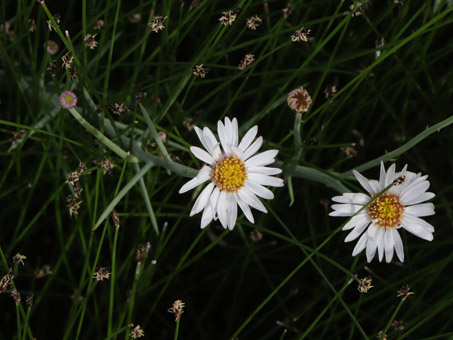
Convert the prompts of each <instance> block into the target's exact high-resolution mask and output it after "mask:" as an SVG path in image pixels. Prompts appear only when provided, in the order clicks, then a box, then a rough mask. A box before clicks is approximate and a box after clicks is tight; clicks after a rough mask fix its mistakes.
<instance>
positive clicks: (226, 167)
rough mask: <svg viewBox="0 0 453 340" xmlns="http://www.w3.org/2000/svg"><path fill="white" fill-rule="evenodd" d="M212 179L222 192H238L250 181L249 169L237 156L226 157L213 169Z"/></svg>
mask: <svg viewBox="0 0 453 340" xmlns="http://www.w3.org/2000/svg"><path fill="white" fill-rule="evenodd" d="M211 177H212V181H213V182H214V183H215V184H216V185H217V186H218V187H219V189H220V190H221V191H227V192H236V191H238V190H239V189H240V188H242V187H243V186H244V184H245V181H246V180H247V179H248V177H247V168H246V167H245V163H244V162H243V161H242V160H240V159H239V158H238V157H237V156H231V157H225V158H224V159H223V160H221V161H220V162H218V163H217V164H216V166H215V167H214V169H212V173H211Z"/></svg>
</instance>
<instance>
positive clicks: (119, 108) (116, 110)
mask: <svg viewBox="0 0 453 340" xmlns="http://www.w3.org/2000/svg"><path fill="white" fill-rule="evenodd" d="M109 110H110V112H111V113H113V114H115V115H118V116H121V115H123V114H125V113H128V112H130V110H129V108H128V107H127V106H126V105H124V103H121V104H120V103H113V104H111V105H110V106H109Z"/></svg>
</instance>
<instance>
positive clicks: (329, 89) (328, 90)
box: [324, 85, 337, 99]
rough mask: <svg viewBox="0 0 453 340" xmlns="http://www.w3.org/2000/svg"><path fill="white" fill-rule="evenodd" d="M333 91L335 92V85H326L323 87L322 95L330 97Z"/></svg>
mask: <svg viewBox="0 0 453 340" xmlns="http://www.w3.org/2000/svg"><path fill="white" fill-rule="evenodd" d="M335 93H337V87H336V86H335V85H328V86H326V88H325V89H324V95H325V96H326V99H329V98H330V97H332V96H333V95H334V94H335Z"/></svg>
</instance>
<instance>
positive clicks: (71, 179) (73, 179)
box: [66, 171, 80, 185]
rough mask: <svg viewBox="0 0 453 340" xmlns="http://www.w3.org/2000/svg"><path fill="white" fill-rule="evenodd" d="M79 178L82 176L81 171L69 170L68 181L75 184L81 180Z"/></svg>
mask: <svg viewBox="0 0 453 340" xmlns="http://www.w3.org/2000/svg"><path fill="white" fill-rule="evenodd" d="M79 178H80V173H79V172H78V171H73V172H69V173H68V174H67V175H66V183H69V184H72V185H74V184H75V183H76V182H78V181H79Z"/></svg>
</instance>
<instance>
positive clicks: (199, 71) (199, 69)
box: [192, 64, 209, 78]
mask: <svg viewBox="0 0 453 340" xmlns="http://www.w3.org/2000/svg"><path fill="white" fill-rule="evenodd" d="M208 72H209V70H208V69H207V68H204V67H203V64H200V65H196V66H195V67H194V68H193V69H192V73H193V74H195V75H196V76H197V77H200V78H204V77H206V75H207V74H208Z"/></svg>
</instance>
